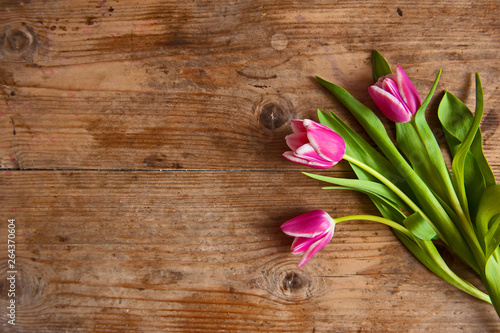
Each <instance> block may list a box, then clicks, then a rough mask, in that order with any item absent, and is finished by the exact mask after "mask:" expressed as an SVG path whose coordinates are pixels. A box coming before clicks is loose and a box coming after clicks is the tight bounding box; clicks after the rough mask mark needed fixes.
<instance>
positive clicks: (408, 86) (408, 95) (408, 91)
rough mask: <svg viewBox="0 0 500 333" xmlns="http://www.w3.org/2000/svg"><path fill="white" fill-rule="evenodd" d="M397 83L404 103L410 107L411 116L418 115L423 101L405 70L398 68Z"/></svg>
mask: <svg viewBox="0 0 500 333" xmlns="http://www.w3.org/2000/svg"><path fill="white" fill-rule="evenodd" d="M396 82H397V84H398V89H399V93H400V95H401V98H402V99H403V101H404V102H405V103H406V105H408V109H409V110H410V112H411V114H412V115H414V114H415V113H417V110H418V108H419V107H420V106H421V105H422V99H421V98H420V95H419V94H418V91H417V89H416V88H415V86H414V85H413V83H412V82H411V81H410V79H409V78H408V76H407V75H406V73H405V71H404V70H403V68H401V67H400V66H397V68H396Z"/></svg>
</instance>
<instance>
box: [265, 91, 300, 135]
mask: <svg viewBox="0 0 500 333" xmlns="http://www.w3.org/2000/svg"><path fill="white" fill-rule="evenodd" d="M256 112H257V114H258V115H259V122H260V123H261V125H262V126H263V127H265V128H266V129H270V130H277V129H280V128H282V127H283V126H284V125H285V124H287V123H288V122H289V121H290V120H291V119H293V107H292V105H291V104H290V103H289V102H288V101H287V100H285V99H284V98H282V97H280V96H266V97H264V98H263V99H262V100H261V101H260V102H259V103H258V105H257V107H256Z"/></svg>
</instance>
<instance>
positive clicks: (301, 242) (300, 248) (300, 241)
mask: <svg viewBox="0 0 500 333" xmlns="http://www.w3.org/2000/svg"><path fill="white" fill-rule="evenodd" d="M321 236H324V235H319V236H317V237H313V238H307V237H295V239H294V240H293V243H292V253H293V254H300V253H304V252H305V251H306V250H307V249H308V248H309V246H311V244H313V243H315V242H317V241H318V239H320V238H321Z"/></svg>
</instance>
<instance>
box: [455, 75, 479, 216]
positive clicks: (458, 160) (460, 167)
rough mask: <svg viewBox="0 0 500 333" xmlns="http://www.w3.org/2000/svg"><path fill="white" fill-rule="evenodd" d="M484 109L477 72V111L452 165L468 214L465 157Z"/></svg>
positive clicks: (457, 190)
mask: <svg viewBox="0 0 500 333" xmlns="http://www.w3.org/2000/svg"><path fill="white" fill-rule="evenodd" d="M483 111H484V101H483V88H482V86H481V79H480V78H479V74H477V73H476V113H475V114H474V119H473V121H472V125H471V126H470V129H469V132H468V133H467V136H466V137H465V139H464V141H463V143H462V145H461V146H460V148H459V149H458V151H457V153H456V155H455V157H454V158H453V162H452V165H451V168H452V172H453V185H454V186H455V190H456V193H457V196H458V199H459V200H460V204H461V205H462V209H463V211H464V212H465V213H466V214H467V213H468V212H469V207H468V202H467V193H466V192H465V172H464V168H465V158H466V157H467V154H468V153H469V149H470V147H471V145H472V141H473V140H474V137H475V136H476V133H477V131H478V129H479V124H480V122H481V118H482V116H483Z"/></svg>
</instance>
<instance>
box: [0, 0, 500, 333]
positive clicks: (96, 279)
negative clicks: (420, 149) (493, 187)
mask: <svg viewBox="0 0 500 333" xmlns="http://www.w3.org/2000/svg"><path fill="white" fill-rule="evenodd" d="M0 6H1V8H0V36H1V40H0V60H1V63H0V88H1V90H0V94H1V99H0V168H1V171H0V189H1V193H0V198H1V199H0V200H1V201H0V202H1V205H0V236H1V240H0V244H2V245H1V252H0V286H1V290H2V293H1V299H0V305H1V306H0V309H1V310H0V312H1V313H0V315H1V316H2V317H1V320H2V322H1V324H0V331H2V332H256V331H264V332H424V331H425V332H457V331H464V332H499V331H500V320H499V318H498V316H497V315H496V314H495V312H494V311H493V309H492V308H491V307H490V306H489V305H488V304H485V303H482V302H480V301H478V300H476V299H474V298H472V297H470V296H468V295H466V294H464V293H462V292H460V291H458V290H456V289H454V288H453V287H451V286H449V285H447V284H446V283H444V282H442V281H441V280H440V279H438V278H437V277H435V276H434V275H433V274H431V273H430V272H429V271H427V270H426V269H425V268H424V267H423V266H421V265H420V264H419V263H418V262H417V261H416V260H415V259H414V258H413V257H412V256H411V254H409V253H408V252H407V251H406V249H405V248H404V247H403V246H402V245H401V243H400V242H399V241H398V240H397V238H396V237H395V236H394V234H393V233H392V231H391V230H390V229H388V228H387V227H385V226H381V225H378V224H374V223H368V222H357V221H352V222H348V223H344V224H339V225H338V226H337V230H336V233H335V236H334V238H333V240H332V242H331V243H330V244H329V245H328V246H327V247H326V248H325V249H323V250H322V251H321V252H320V253H318V254H317V255H316V256H315V257H314V258H313V259H312V260H311V262H310V263H309V264H308V265H306V267H305V268H303V269H301V270H298V269H296V265H297V263H298V260H299V258H298V257H296V256H292V255H291V254H290V253H289V247H290V244H291V239H290V238H288V237H287V236H285V235H284V234H282V233H281V231H280V229H279V226H280V224H281V223H283V222H284V221H286V220H287V219H290V218H292V217H294V216H296V215H298V214H300V213H304V212H306V211H309V210H311V209H324V210H327V211H329V212H330V213H331V214H332V215H333V216H341V215H348V214H356V213H360V214H361V213H373V214H376V210H375V209H374V207H373V206H372V205H371V204H370V202H369V200H368V199H367V198H366V197H364V196H363V195H360V194H357V193H351V192H343V191H330V192H327V191H322V190H320V187H321V185H322V184H321V183H319V182H317V181H313V180H310V179H307V178H306V177H305V176H303V175H301V174H300V172H299V171H305V170H306V169H304V168H303V167H300V166H298V165H294V164H292V163H290V162H288V161H286V160H285V159H283V158H282V157H281V153H282V152H283V151H285V150H287V147H286V144H285V142H284V136H285V135H287V134H288V133H289V132H290V126H289V120H290V119H293V118H312V119H317V118H316V109H317V108H321V109H325V110H329V109H331V110H334V111H335V112H336V113H337V114H338V115H340V116H341V117H342V118H343V119H344V120H345V121H346V122H347V123H348V124H350V125H351V126H353V128H354V129H356V130H360V128H359V126H358V125H357V124H356V122H355V121H354V120H353V119H352V117H350V116H349V114H348V112H347V111H346V110H344V108H343V107H342V106H341V105H340V104H339V103H338V102H337V101H336V100H335V99H334V98H333V97H332V96H331V95H330V94H329V93H328V92H327V91H326V90H325V89H323V88H321V87H320V85H319V84H318V83H317V82H315V80H314V75H319V76H321V77H323V78H325V79H328V80H331V81H334V82H336V83H339V84H340V85H342V86H344V87H346V88H347V89H348V90H349V91H350V92H351V93H352V94H353V95H354V96H355V97H357V98H358V99H360V100H361V101H363V102H364V103H365V104H367V105H369V106H370V107H373V106H374V105H373V103H371V102H370V100H369V97H368V94H367V87H368V86H369V85H370V84H372V78H371V70H370V55H371V51H372V50H373V49H378V50H380V51H381V52H382V53H383V54H384V56H385V57H386V58H387V59H388V60H389V61H390V62H391V64H393V65H396V64H399V65H401V66H403V67H404V68H405V70H406V72H407V73H408V75H409V76H410V77H411V78H412V80H413V82H414V83H415V85H416V87H417V89H418V90H419V91H420V92H421V94H422V95H424V96H425V95H426V94H427V91H428V90H429V89H430V86H431V84H432V81H433V80H434V78H435V75H436V73H437V71H438V70H439V69H443V75H442V79H441V81H440V85H439V88H438V93H437V94H436V96H435V98H434V99H433V101H432V103H431V106H430V108H429V119H430V120H431V123H433V124H434V125H433V126H434V127H435V126H437V125H435V124H436V123H435V117H434V115H435V111H436V107H437V103H438V100H439V98H440V97H441V96H442V94H443V92H444V91H445V90H446V89H447V90H449V91H451V92H452V93H454V94H455V95H456V96H458V97H459V98H461V99H463V100H464V101H465V102H466V103H467V104H468V105H469V106H470V107H471V108H473V106H474V84H473V77H474V72H479V73H480V75H481V78H482V82H483V85H484V93H485V101H486V110H485V118H484V119H483V122H482V130H483V134H484V144H485V153H486V155H487V158H488V160H489V162H490V164H491V166H492V168H493V171H494V173H495V175H496V177H497V178H498V179H500V147H499V140H500V133H499V131H498V127H499V122H500V117H499V111H498V110H499V109H500V89H499V86H500V20H499V18H500V3H499V1H498V0H484V1H435V0H432V1H430V0H418V1H416V0H415V1H376V0H367V1H330V0H323V1H319V0H318V1H285V0H278V1H263V0H255V1H251V0H241V1H214V0H213V1H201V0H196V1H195V0H185V1H172V0H171V1H155V0H143V1H128V0H120V1H118V0H115V1H106V0H103V1H97V0H93V1H90V0H73V1H69V0H68V1H64V0H54V1H47V0H31V1H30V0H24V1H18V0H0ZM433 119H434V120H433ZM386 124H387V127H388V128H389V129H390V130H391V131H392V126H391V125H390V124H389V123H387V122H386ZM436 129H437V127H436ZM308 171H309V170H308ZM324 173H325V174H331V175H335V176H344V177H352V173H351V172H350V170H349V168H348V166H347V165H346V164H345V163H340V164H339V165H338V166H336V167H335V168H334V169H332V170H329V171H324ZM8 219H15V220H16V242H17V247H16V269H17V271H18V273H17V281H16V301H17V303H16V304H17V308H16V325H15V326H12V325H9V324H7V322H6V321H7V318H6V313H7V310H6V306H7V304H8V303H7V302H8V300H9V298H8V296H7V292H8V283H7V282H6V276H7V270H8V268H7V246H6V244H7V221H8ZM448 259H449V261H450V265H451V266H452V267H454V268H455V269H457V270H458V271H459V272H460V274H462V275H463V276H466V277H467V278H469V279H470V280H471V281H473V282H474V283H477V282H478V280H477V278H476V277H475V276H474V275H472V274H471V273H470V272H469V271H467V270H466V269H464V268H463V267H462V266H461V263H460V262H458V261H457V260H456V259H454V258H453V256H448Z"/></svg>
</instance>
